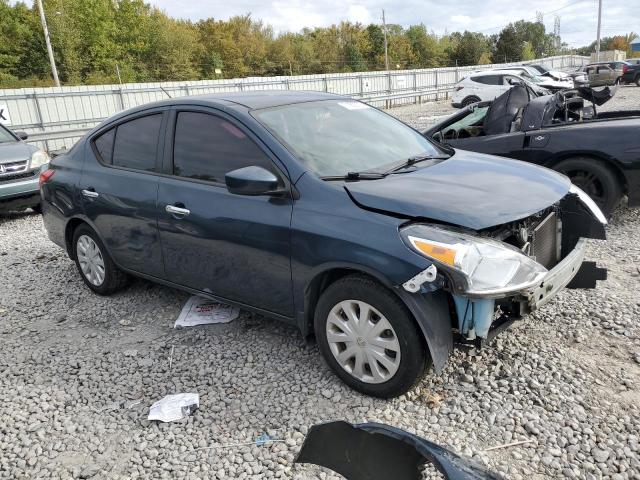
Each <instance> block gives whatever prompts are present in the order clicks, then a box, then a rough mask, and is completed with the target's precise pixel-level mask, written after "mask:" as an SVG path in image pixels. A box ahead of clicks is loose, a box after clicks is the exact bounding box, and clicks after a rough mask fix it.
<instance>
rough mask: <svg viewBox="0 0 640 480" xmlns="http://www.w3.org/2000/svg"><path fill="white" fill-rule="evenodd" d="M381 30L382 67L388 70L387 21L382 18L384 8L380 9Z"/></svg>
mask: <svg viewBox="0 0 640 480" xmlns="http://www.w3.org/2000/svg"><path fill="white" fill-rule="evenodd" d="M382 31H383V32H384V69H385V70H389V53H388V51H387V22H386V20H385V18H384V8H383V9H382Z"/></svg>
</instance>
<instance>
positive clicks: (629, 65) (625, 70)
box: [620, 61, 640, 87]
mask: <svg viewBox="0 0 640 480" xmlns="http://www.w3.org/2000/svg"><path fill="white" fill-rule="evenodd" d="M620 80H621V82H622V83H635V84H636V85H637V86H638V87H640V61H627V62H625V65H624V66H623V67H622V77H620Z"/></svg>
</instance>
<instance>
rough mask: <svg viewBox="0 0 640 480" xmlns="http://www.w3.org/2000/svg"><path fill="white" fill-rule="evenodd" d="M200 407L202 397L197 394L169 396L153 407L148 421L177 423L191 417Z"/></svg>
mask: <svg viewBox="0 0 640 480" xmlns="http://www.w3.org/2000/svg"><path fill="white" fill-rule="evenodd" d="M199 405H200V395H198V394H197V393H177V394H174V395H167V396H166V397H164V398H163V399H162V400H158V401H157V402H156V403H154V404H153V405H151V408H150V409H149V417H148V420H159V421H161V422H175V421H177V420H181V419H183V418H184V417H188V416H189V415H191V414H192V413H193V412H195V411H196V410H197V409H198V406H199Z"/></svg>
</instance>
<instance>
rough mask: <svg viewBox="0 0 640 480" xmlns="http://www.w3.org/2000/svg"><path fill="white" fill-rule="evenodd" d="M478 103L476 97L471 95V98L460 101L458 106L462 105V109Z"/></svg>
mask: <svg viewBox="0 0 640 480" xmlns="http://www.w3.org/2000/svg"><path fill="white" fill-rule="evenodd" d="M479 101H480V99H479V98H478V97H476V96H475V95H471V96H469V97H467V98H465V99H464V100H462V102H461V103H460V105H462V108H464V107H468V106H469V105H471V104H473V103H478V102H479Z"/></svg>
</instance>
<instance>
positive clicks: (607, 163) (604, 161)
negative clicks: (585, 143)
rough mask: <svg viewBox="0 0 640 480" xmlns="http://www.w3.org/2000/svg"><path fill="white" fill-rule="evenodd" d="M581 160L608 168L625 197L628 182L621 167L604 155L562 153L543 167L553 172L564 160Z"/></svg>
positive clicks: (578, 152)
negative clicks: (590, 161)
mask: <svg viewBox="0 0 640 480" xmlns="http://www.w3.org/2000/svg"><path fill="white" fill-rule="evenodd" d="M582 158H584V159H590V160H594V161H596V162H598V163H600V164H601V165H602V166H604V167H605V168H608V169H609V170H611V171H612V172H613V173H614V174H615V175H616V178H617V179H618V181H619V182H620V185H621V187H622V191H623V193H624V194H625V195H626V194H628V193H629V182H628V180H627V177H626V176H625V174H624V170H623V168H622V166H621V165H620V163H619V162H618V161H617V160H616V159H614V158H611V157H607V156H606V155H604V154H602V153H600V152H592V151H588V152H581V151H572V152H563V153H562V154H560V155H557V156H555V157H553V158H552V159H551V160H549V161H548V162H546V164H545V167H547V168H551V169H552V170H555V167H556V166H557V165H558V164H559V163H560V162H563V161H564V160H571V159H582Z"/></svg>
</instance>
